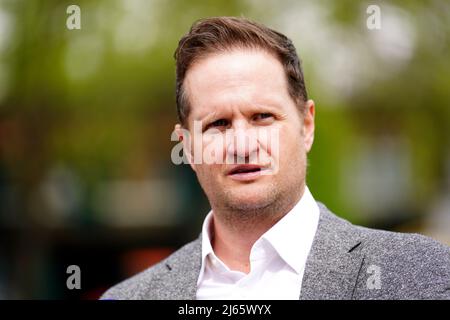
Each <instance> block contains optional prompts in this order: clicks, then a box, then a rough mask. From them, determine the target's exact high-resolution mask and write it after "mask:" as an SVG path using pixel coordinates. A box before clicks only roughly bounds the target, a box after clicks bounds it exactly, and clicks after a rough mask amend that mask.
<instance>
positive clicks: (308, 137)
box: [302, 100, 315, 152]
mask: <svg viewBox="0 0 450 320" xmlns="http://www.w3.org/2000/svg"><path fill="white" fill-rule="evenodd" d="M314 116H315V106H314V101H313V100H308V101H306V105H305V113H304V116H303V128H302V130H303V138H304V139H303V143H304V144H305V150H306V152H309V151H310V150H311V148H312V145H313V142H314V129H315V125H314Z"/></svg>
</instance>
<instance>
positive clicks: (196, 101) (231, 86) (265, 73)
mask: <svg viewBox="0 0 450 320" xmlns="http://www.w3.org/2000/svg"><path fill="white" fill-rule="evenodd" d="M184 85H185V90H186V93H187V96H188V99H189V102H190V105H191V112H190V113H191V114H190V117H192V118H194V119H195V118H198V117H200V116H202V115H203V114H205V113H210V112H214V111H217V109H226V108H229V107H233V106H243V105H245V106H259V105H269V106H271V107H275V106H278V105H279V106H282V105H285V104H286V100H290V102H292V100H291V99H290V96H289V93H288V87H287V80H286V75H285V71H284V69H283V66H282V65H281V63H280V62H279V60H278V59H277V58H276V57H275V56H274V55H272V54H271V53H268V52H266V51H264V50H260V49H234V50H232V51H226V52H221V53H214V54H211V55H209V56H206V57H205V58H202V59H200V60H199V61H197V62H196V63H195V64H194V65H192V66H191V68H190V69H189V71H188V72H187V74H186V78H185V83H184Z"/></svg>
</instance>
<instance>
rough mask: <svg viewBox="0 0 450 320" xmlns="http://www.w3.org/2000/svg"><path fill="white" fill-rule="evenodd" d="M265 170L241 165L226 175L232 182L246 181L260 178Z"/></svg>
mask: <svg viewBox="0 0 450 320" xmlns="http://www.w3.org/2000/svg"><path fill="white" fill-rule="evenodd" d="M265 170H267V168H265V167H263V166H260V165H254V164H242V165H237V166H235V167H233V168H232V169H231V170H230V171H228V174H227V175H228V176H229V177H230V178H232V179H233V180H239V181H248V180H254V179H256V178H257V177H259V176H261V175H262V173H263V171H265Z"/></svg>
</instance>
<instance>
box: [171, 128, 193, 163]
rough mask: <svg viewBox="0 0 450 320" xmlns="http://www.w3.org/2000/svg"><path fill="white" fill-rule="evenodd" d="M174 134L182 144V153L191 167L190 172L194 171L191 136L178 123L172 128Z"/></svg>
mask: <svg viewBox="0 0 450 320" xmlns="http://www.w3.org/2000/svg"><path fill="white" fill-rule="evenodd" d="M174 131H175V133H176V134H177V136H178V141H182V142H183V153H184V154H185V155H186V158H187V160H188V162H189V165H190V166H191V168H192V170H194V171H195V164H194V161H193V160H194V156H193V154H192V139H191V134H190V132H189V130H188V129H185V128H183V126H182V125H181V124H179V123H177V124H176V125H175V128H174Z"/></svg>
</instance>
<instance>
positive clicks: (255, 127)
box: [177, 49, 314, 210]
mask: <svg viewBox="0 0 450 320" xmlns="http://www.w3.org/2000/svg"><path fill="white" fill-rule="evenodd" d="M184 88H185V90H186V92H187V95H188V99H189V102H190V105H191V110H190V114H189V118H188V119H187V123H188V128H189V132H190V136H191V140H189V139H184V143H185V147H186V148H187V150H189V149H190V150H191V151H190V152H191V157H192V159H191V166H192V168H193V169H194V171H195V172H196V174H197V177H198V180H199V182H200V185H201V186H202V188H203V190H204V191H205V193H206V195H207V197H208V199H209V202H210V204H211V206H212V208H213V209H214V208H217V209H218V208H224V209H231V210H255V209H256V210H257V209H261V208H265V207H267V206H270V205H272V204H276V202H277V201H281V200H282V199H283V198H286V197H289V198H290V199H292V198H296V199H297V200H298V198H299V197H300V195H301V192H302V191H303V186H304V182H305V173H306V153H307V152H308V151H309V150H310V148H311V146H312V142H313V137H314V103H313V102H312V101H311V100H309V101H308V102H307V103H306V113H305V115H300V112H299V111H298V108H297V106H296V104H295V102H294V101H293V99H292V98H291V96H290V95H289V93H288V85H287V80H286V75H285V72H284V69H283V67H282V65H281V63H280V62H279V61H278V60H277V59H276V58H275V57H274V56H273V55H271V54H269V53H267V52H265V51H263V50H244V49H236V50H232V51H228V52H224V53H219V54H212V55H210V56H207V57H205V58H203V59H201V60H199V61H198V62H196V63H195V64H194V65H193V66H191V68H190V69H189V71H188V72H187V75H186V77H185V80H184ZM194 121H201V124H202V126H201V128H200V129H198V130H195V128H194V127H195V126H194ZM197 127H198V126H197ZM177 128H178V130H179V126H178V127H177ZM179 132H181V131H180V130H179ZM180 134H181V133H180ZM195 150H197V151H198V150H202V152H203V155H205V154H210V153H211V152H210V150H215V151H214V152H215V153H214V159H216V160H218V159H221V160H222V161H216V162H220V163H211V161H210V160H211V159H209V161H207V162H208V163H205V158H202V160H203V161H201V163H192V162H193V160H194V156H193V155H192V152H194V151H195ZM205 150H206V151H207V152H204V151H205ZM197 156H198V153H197ZM197 159H198V158H197ZM226 159H227V160H226ZM232 160H234V162H233V163H230V162H232ZM237 161H239V163H237ZM197 162H199V161H197ZM243 163H245V164H247V165H243ZM248 164H251V165H248Z"/></svg>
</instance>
